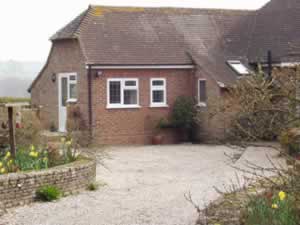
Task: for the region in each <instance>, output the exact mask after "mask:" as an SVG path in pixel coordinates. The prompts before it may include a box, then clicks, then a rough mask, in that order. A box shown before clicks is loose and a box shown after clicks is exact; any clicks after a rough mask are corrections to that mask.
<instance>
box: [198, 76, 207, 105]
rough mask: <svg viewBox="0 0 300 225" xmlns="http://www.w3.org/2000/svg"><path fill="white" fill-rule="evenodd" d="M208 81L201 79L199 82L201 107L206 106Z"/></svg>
mask: <svg viewBox="0 0 300 225" xmlns="http://www.w3.org/2000/svg"><path fill="white" fill-rule="evenodd" d="M206 91H207V90H206V80H203V79H199V81H198V104H199V106H206V102H207V92H206Z"/></svg>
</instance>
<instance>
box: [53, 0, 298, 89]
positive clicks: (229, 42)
mask: <svg viewBox="0 0 300 225" xmlns="http://www.w3.org/2000/svg"><path fill="white" fill-rule="evenodd" d="M299 9H300V1H299V0H272V1H271V2H270V3H268V4H266V5H265V6H264V7H263V8H262V9H261V10H258V11H240V10H214V9H211V10H207V9H185V8H130V7H129V8H128V7H102V6H90V7H89V8H88V9H87V10H86V11H85V12H83V13H82V14H81V15H80V16H78V17H77V18H76V19H75V20H73V21H72V22H71V23H70V24H68V25H67V26H66V27H64V28H63V29H61V30H60V31H59V32H57V33H56V34H55V35H54V36H53V37H52V38H51V40H52V41H56V40H59V39H66V38H78V39H79V41H80V43H81V47H82V49H83V52H84V54H85V57H86V60H87V61H86V63H87V64H101V65H141V64H142V65H144V64H147V65H165V64H191V63H193V62H196V63H197V64H198V65H199V67H200V68H202V69H203V70H205V71H207V73H211V74H212V75H213V76H215V77H216V79H217V80H218V81H220V82H224V83H231V82H232V81H233V80H234V79H235V75H236V74H234V73H233V72H232V71H231V70H230V68H228V66H227V65H226V61H227V60H237V59H238V60H241V61H242V62H245V63H248V62H252V61H264V60H265V57H266V55H267V51H268V50H272V52H273V54H274V57H275V58H278V59H281V60H285V61H289V60H298V61H299V60H300V48H297V44H298V43H299V38H298V37H300V13H299ZM204 65H205V66H204Z"/></svg>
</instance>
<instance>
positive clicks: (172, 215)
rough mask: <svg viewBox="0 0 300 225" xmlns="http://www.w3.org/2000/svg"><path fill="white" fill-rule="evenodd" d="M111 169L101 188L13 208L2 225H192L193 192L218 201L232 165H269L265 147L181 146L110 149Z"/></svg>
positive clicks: (100, 173)
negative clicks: (189, 199)
mask: <svg viewBox="0 0 300 225" xmlns="http://www.w3.org/2000/svg"><path fill="white" fill-rule="evenodd" d="M106 150H107V152H108V155H109V158H107V159H105V164H106V167H107V169H105V168H103V167H102V166H101V165H98V167H97V180H98V181H101V182H105V183H107V186H105V187H102V188H101V189H99V190H98V191H96V192H84V193H82V194H79V195H76V196H70V197H67V198H63V199H61V200H59V201H58V202H54V203H34V204H32V205H30V206H25V207H19V208H16V209H12V210H10V211H9V212H8V213H7V214H5V215H4V216H3V217H2V218H0V224H1V225H2V224H3V225H4V224H5V225H39V224H41V225H146V224H147V225H148V224H151V225H190V224H194V222H195V219H196V217H197V215H196V212H195V209H194V208H193V206H191V205H190V203H189V202H187V201H186V200H185V198H184V194H185V193H188V192H191V194H192V196H193V198H194V200H195V201H196V202H197V203H199V204H200V205H201V206H204V205H206V204H208V203H209V202H210V201H212V200H214V199H216V198H217V197H218V194H217V193H216V191H215V190H214V188H213V187H214V186H215V187H218V188H220V189H222V188H223V185H224V184H229V183H230V182H231V180H234V179H235V177H236V173H235V172H236V171H235V170H234V169H233V168H232V167H231V166H230V165H233V164H234V165H237V166H242V165H243V162H244V159H245V158H246V159H249V160H250V161H252V162H255V163H257V164H259V165H261V166H268V160H267V158H266V154H268V155H270V156H271V157H273V158H275V155H276V152H274V151H273V150H270V149H265V148H253V147H251V148H248V149H247V150H246V151H245V152H244V153H243V156H242V157H241V158H240V159H239V160H237V161H232V160H230V159H229V158H228V157H227V156H225V154H224V153H226V154H228V155H232V156H233V155H235V156H238V155H239V154H241V152H240V151H238V150H237V149H232V148H229V147H225V146H204V145H177V146H161V147H157V146H148V147H145V146H143V147H110V148H108V149H106Z"/></svg>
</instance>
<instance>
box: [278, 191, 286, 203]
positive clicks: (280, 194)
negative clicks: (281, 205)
mask: <svg viewBox="0 0 300 225" xmlns="http://www.w3.org/2000/svg"><path fill="white" fill-rule="evenodd" d="M278 197H279V199H280V201H283V200H284V199H285V198H286V193H285V192H284V191H281V192H279V194H278Z"/></svg>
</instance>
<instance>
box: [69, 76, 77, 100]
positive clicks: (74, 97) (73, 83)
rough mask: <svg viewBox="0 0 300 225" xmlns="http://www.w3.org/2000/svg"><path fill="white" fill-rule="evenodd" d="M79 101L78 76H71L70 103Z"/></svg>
mask: <svg viewBox="0 0 300 225" xmlns="http://www.w3.org/2000/svg"><path fill="white" fill-rule="evenodd" d="M76 100H77V76H76V75H70V76H69V99H68V101H76Z"/></svg>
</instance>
